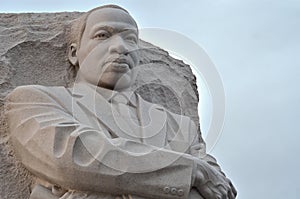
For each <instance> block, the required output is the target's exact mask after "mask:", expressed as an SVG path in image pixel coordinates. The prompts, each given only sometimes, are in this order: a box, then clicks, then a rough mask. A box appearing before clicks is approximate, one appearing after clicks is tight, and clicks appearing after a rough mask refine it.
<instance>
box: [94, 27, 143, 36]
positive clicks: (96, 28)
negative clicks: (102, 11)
mask: <svg viewBox="0 0 300 199" xmlns="http://www.w3.org/2000/svg"><path fill="white" fill-rule="evenodd" d="M99 30H107V31H109V32H110V33H120V32H125V31H129V32H132V33H135V34H137V33H138V31H137V28H135V27H132V28H130V27H129V28H118V27H113V26H109V25H98V26H94V27H93V28H92V31H91V34H95V33H96V32H97V31H99Z"/></svg>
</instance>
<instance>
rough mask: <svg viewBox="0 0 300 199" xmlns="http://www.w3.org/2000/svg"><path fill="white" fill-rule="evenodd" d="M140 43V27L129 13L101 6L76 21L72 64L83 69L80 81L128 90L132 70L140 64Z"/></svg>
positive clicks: (112, 7) (79, 72)
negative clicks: (138, 51) (138, 53)
mask: <svg viewBox="0 0 300 199" xmlns="http://www.w3.org/2000/svg"><path fill="white" fill-rule="evenodd" d="M75 33H77V35H76V34H75ZM138 40H139V39H138V27H137V24H136V22H135V20H134V19H133V18H132V17H131V16H130V15H129V13H128V12H127V11H126V10H124V9H123V8H121V7H119V6H115V5H106V6H101V7H98V8H95V9H93V10H91V11H89V12H87V13H86V14H85V15H83V16H82V17H80V18H79V19H78V20H77V21H76V22H75V24H74V26H73V28H72V31H71V38H70V41H69V53H68V57H69V61H70V62H71V63H72V64H73V65H75V66H76V65H77V66H79V70H78V73H77V78H78V80H79V81H85V82H88V83H91V84H94V85H97V86H100V87H104V88H108V89H115V90H120V89H124V88H128V87H129V86H130V85H131V83H132V81H133V79H134V76H135V74H134V72H133V70H132V69H133V68H134V67H135V66H136V65H137V63H138V55H137V50H138Z"/></svg>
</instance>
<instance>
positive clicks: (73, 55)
mask: <svg viewBox="0 0 300 199" xmlns="http://www.w3.org/2000/svg"><path fill="white" fill-rule="evenodd" d="M68 58H69V61H70V62H71V64H72V65H74V66H77V65H78V58H77V44H75V43H72V44H71V45H70V46H69V53H68Z"/></svg>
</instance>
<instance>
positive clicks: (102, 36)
mask: <svg viewBox="0 0 300 199" xmlns="http://www.w3.org/2000/svg"><path fill="white" fill-rule="evenodd" d="M109 36H110V35H109V33H108V32H99V33H97V34H96V35H95V36H94V38H95V39H101V40H103V39H107V38H109Z"/></svg>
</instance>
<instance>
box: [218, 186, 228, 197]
mask: <svg viewBox="0 0 300 199" xmlns="http://www.w3.org/2000/svg"><path fill="white" fill-rule="evenodd" d="M217 188H218V191H219V192H220V194H221V196H222V197H221V198H222V199H227V194H228V192H227V189H226V188H225V187H224V185H222V184H220V185H218V186H217Z"/></svg>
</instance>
